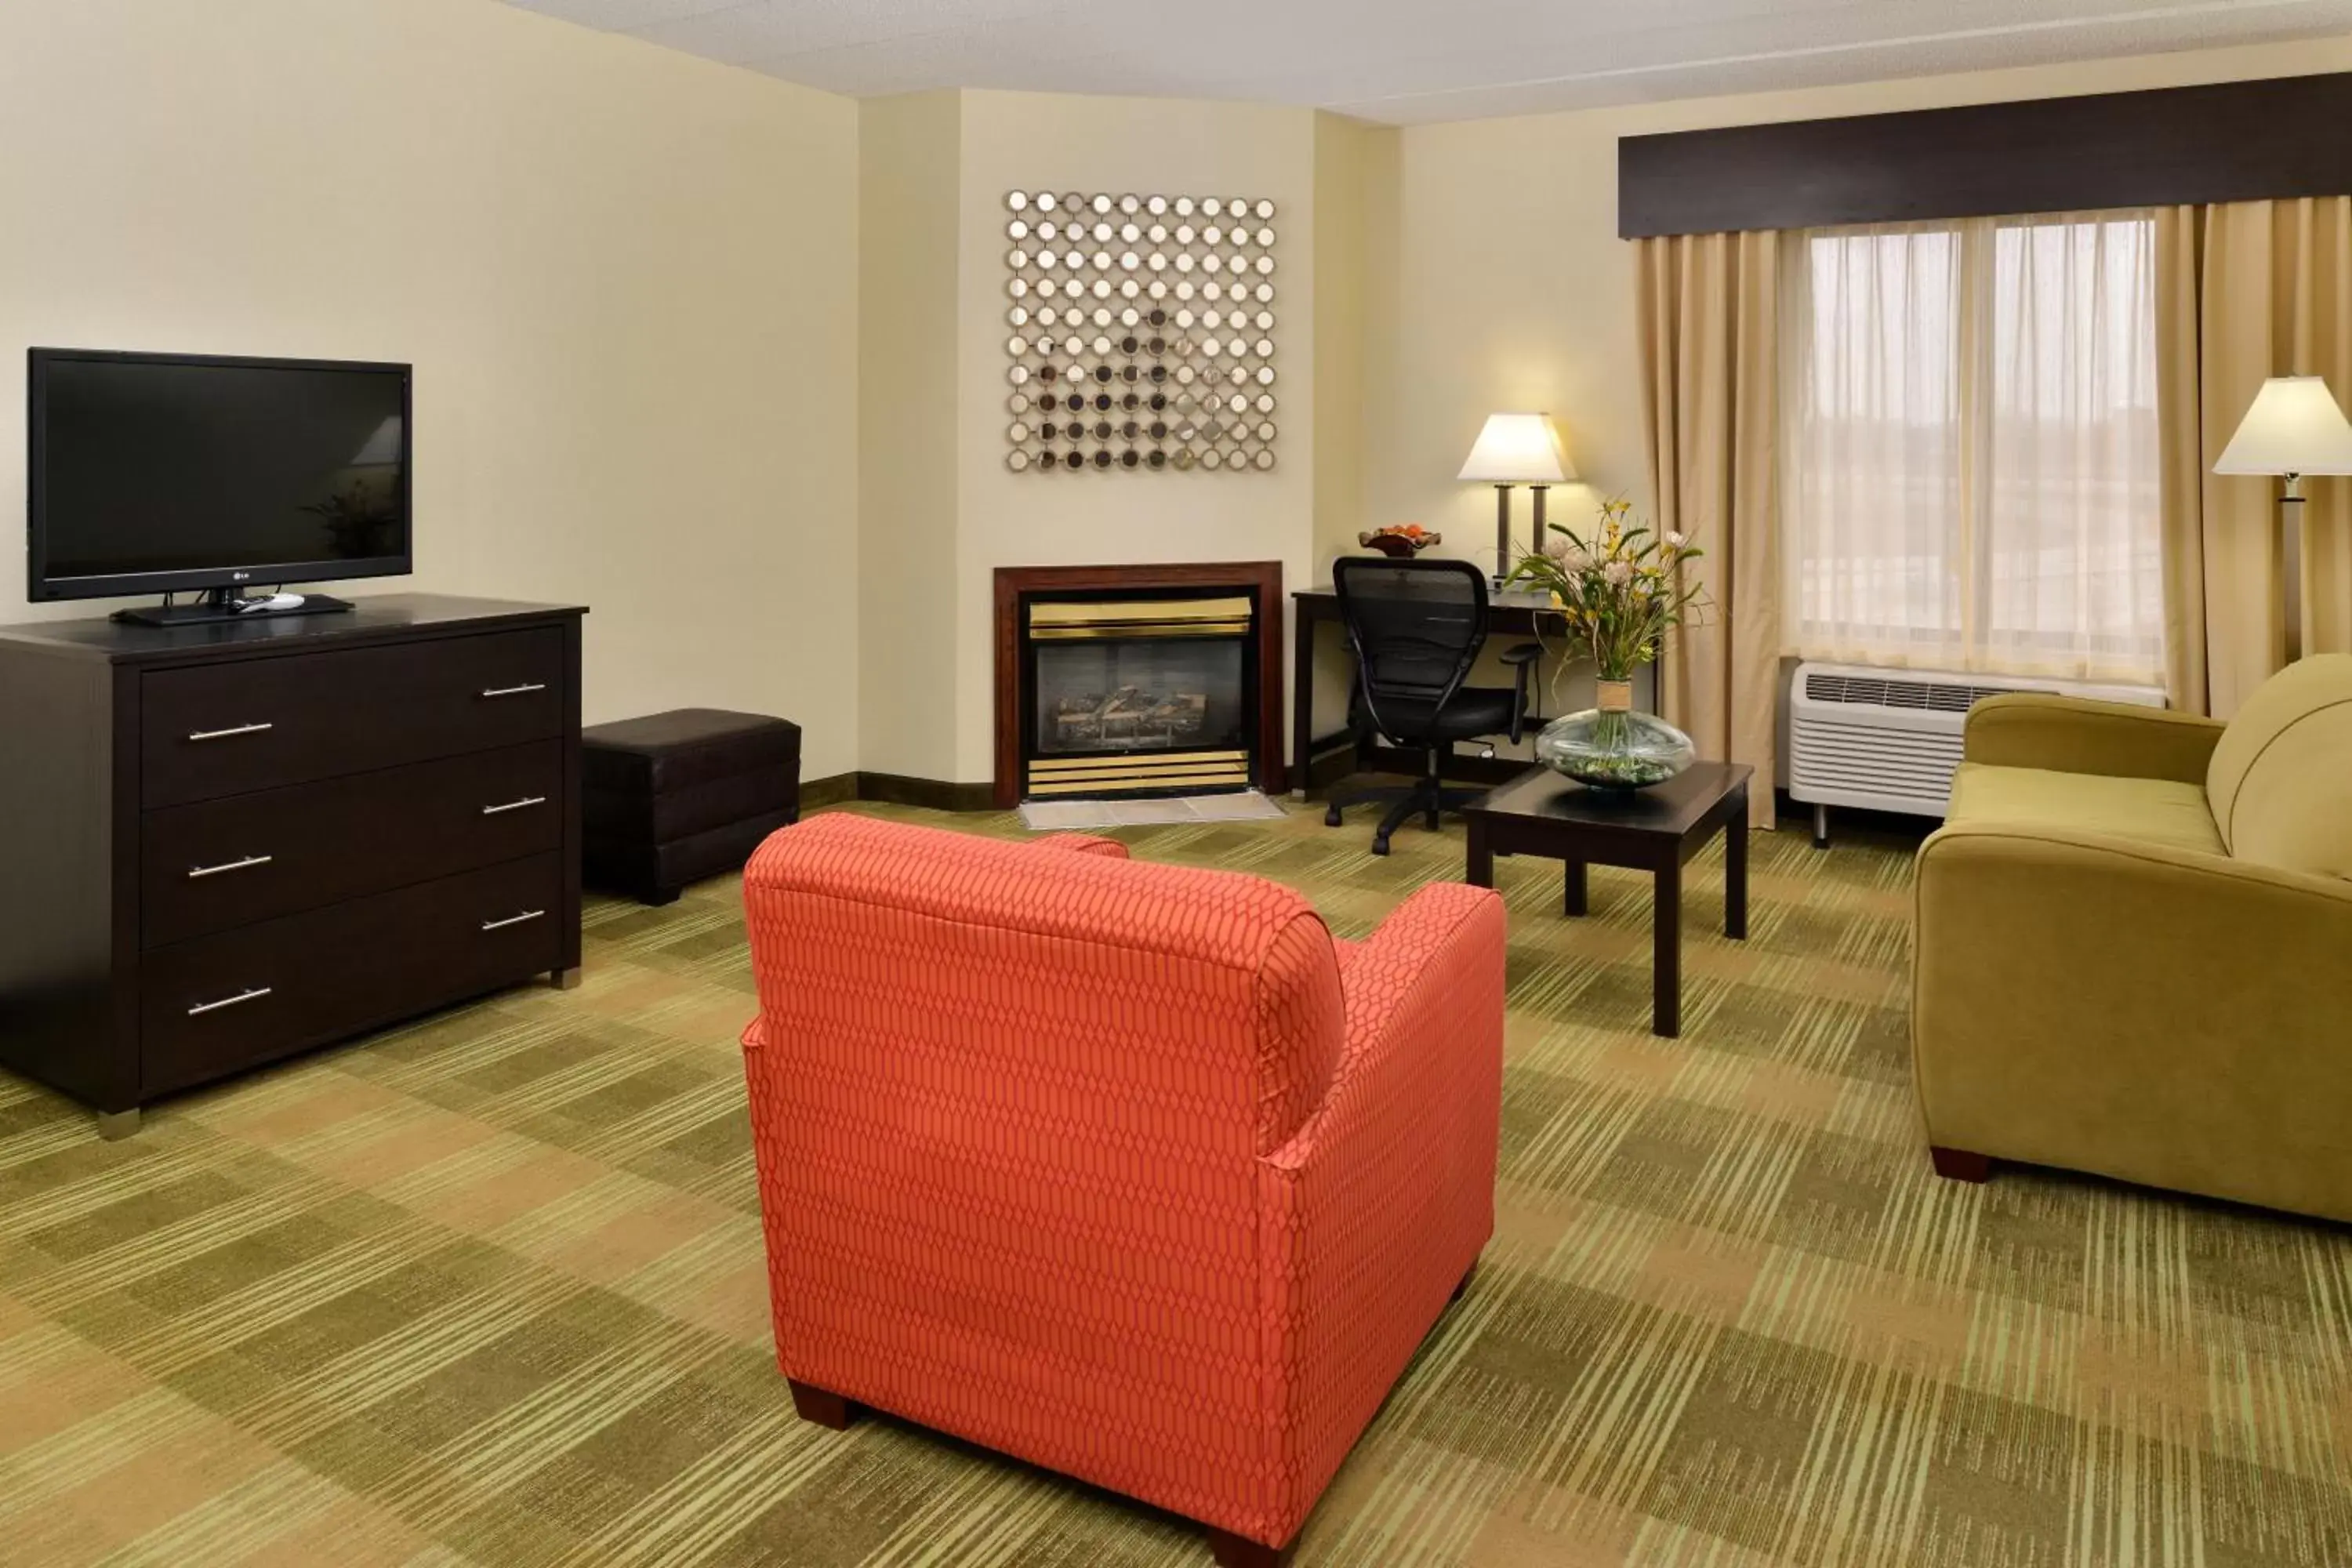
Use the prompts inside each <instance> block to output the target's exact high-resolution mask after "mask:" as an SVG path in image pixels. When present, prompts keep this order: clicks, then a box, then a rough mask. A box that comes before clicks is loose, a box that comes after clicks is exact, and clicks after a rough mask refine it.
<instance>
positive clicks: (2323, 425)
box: [2213, 375, 2352, 664]
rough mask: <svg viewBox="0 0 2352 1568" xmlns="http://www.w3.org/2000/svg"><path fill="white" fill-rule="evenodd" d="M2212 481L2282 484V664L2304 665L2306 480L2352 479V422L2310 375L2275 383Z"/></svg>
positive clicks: (2224, 452)
mask: <svg viewBox="0 0 2352 1568" xmlns="http://www.w3.org/2000/svg"><path fill="white" fill-rule="evenodd" d="M2213 471H2214V472H2215V473H2217V474H2266V475H2270V476H2272V477H2273V478H2278V479H2284V480H2285V481H2286V486H2285V491H2284V494H2282V495H2281V496H2280V497H2279V512H2280V516H2281V519H2282V521H2283V522H2284V529H2285V538H2284V540H2283V541H2282V542H2281V549H2282V551H2283V552H2284V553H2283V556H2282V562H2283V565H2284V576H2285V579H2286V661H2287V662H2288V663H2289V664H2293V663H2294V661H2295V660H2296V659H2298V658H2302V657H2303V479H2304V476H2305V475H2306V474H2352V421H2347V420H2346V419H2345V417H2344V410H2343V409H2341V408H2339V407H2337V406H2336V399H2335V398H2334V397H2333V396H2331V395H2329V394H2328V391H2327V383H2326V382H2325V381H2323V380H2321V379H2320V378H2319V377H2318V376H2315V375H2274V376H2273V377H2271V378H2270V379H2269V380H2268V381H2265V382H2263V389H2262V390H2261V391H2260V392H2258V393H2256V394H2254V402H2253V406H2252V407H2251V408H2249V409H2247V410H2246V416H2245V417H2244V418H2243V419H2242V420H2240V421H2239V422H2238V433H2237V434H2236V435H2234V436H2232V437H2230V444H2229V445H2228V446H2227V447H2223V448H2221V457H2220V458H2218V459H2216V460H2215V462H2214V464H2213Z"/></svg>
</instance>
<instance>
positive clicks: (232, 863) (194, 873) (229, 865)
mask: <svg viewBox="0 0 2352 1568" xmlns="http://www.w3.org/2000/svg"><path fill="white" fill-rule="evenodd" d="M277 858H278V857H277V856H275V855H248V856H247V857H246V858H244V859H242V860H224V861H222V862H221V863H220V864H219V865H217V866H191V867H189V868H188V880H189V881H191V882H193V881H194V880H195V879H197V878H199V877H217V876H219V875H220V874H221V873H222V872H223V871H243V870H246V869H247V868H251V867H255V866H267V865H268V864H269V863H270V862H271V861H272V860H275V859H277Z"/></svg>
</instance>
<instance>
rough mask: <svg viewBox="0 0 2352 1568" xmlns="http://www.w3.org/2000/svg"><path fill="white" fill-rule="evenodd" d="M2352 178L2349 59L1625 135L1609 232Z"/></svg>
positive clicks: (2295, 192) (2093, 202)
mask: <svg viewBox="0 0 2352 1568" xmlns="http://www.w3.org/2000/svg"><path fill="white" fill-rule="evenodd" d="M2347 194H2352V72H2341V71H2339V72H2333V73H2330V74H2326V75H2321V76H2298V77H2281V78H2277V79H2272V80H2267V81H2231V82H2220V83H2216V84H2213V85H2211V86H2206V87H2175V88H2160V89H2154V90H2151V91H2146V92H2103V93H2095V94H2092V95H2088V96H2085V97H2080V98H2042V99H2032V100H2026V101H2023V102H2016V103H1984V104H1971V105H1969V106H1967V107H1964V108H1958V109H1927V110H1912V111H1910V112H1907V113H1902V114H1862V115H1853V116H1850V117H1847V118H1843V119H1838V120H1801V121H1788V122H1785V123H1781V124H1777V125H1742V126H1733V127H1727V128H1725V129H1721V130H1715V131H1683V132H1674V133H1671V134H1668V135H1663V136H1628V137H1625V138H1623V139H1622V140H1621V141H1619V142H1618V143H1617V232H1618V235H1619V236H1620V237H1622V238H1626V239H1638V238H1643V237H1650V236H1654V235H1669V234H1713V233H1717V232H1722V231H1733V230H1741V229H1757V228H1811V227H1818V226H1827V225H1832V224H1857V223H1898V222H1906V221H1910V220H1915V219H1922V218H1949V217H1989V216H1997V215H2002V214H2009V213H2038V212H2082V211H2091V210H2095V209H2098V208H2105V207H2139V206H2168V205H2176V204H2180V203H2205V202H2240V201H2262V200H2268V199H2277V198H2284V197H2291V196H2329V195H2347Z"/></svg>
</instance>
